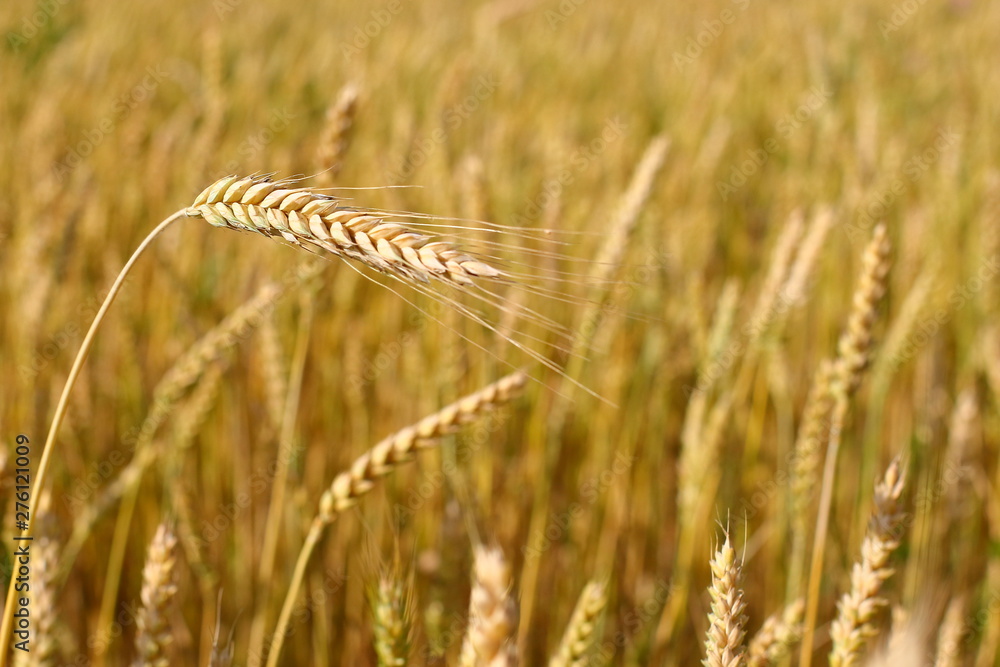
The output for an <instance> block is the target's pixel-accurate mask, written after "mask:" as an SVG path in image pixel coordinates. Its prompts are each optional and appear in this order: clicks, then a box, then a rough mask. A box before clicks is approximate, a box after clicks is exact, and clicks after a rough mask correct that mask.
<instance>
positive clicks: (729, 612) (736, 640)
mask: <svg viewBox="0 0 1000 667" xmlns="http://www.w3.org/2000/svg"><path fill="white" fill-rule="evenodd" d="M710 564H711V569H712V585H711V587H710V588H709V589H708V592H709V594H710V595H711V597H712V610H711V612H709V615H708V622H709V629H708V637H707V638H706V640H705V659H704V660H703V661H702V664H703V665H705V666H706V667H740V666H742V665H745V664H746V645H745V643H744V640H745V639H746V622H747V617H746V614H745V613H744V612H745V611H746V607H747V605H746V602H745V601H744V600H743V591H742V589H740V583H741V581H742V579H743V564H742V563H741V562H740V560H739V559H737V557H736V551H735V550H734V549H733V547H732V546H731V545H730V544H729V535H728V533H727V534H726V539H725V542H723V544H722V546H721V547H719V548H718V550H717V551H716V552H715V555H714V557H713V558H712V560H711V563H710Z"/></svg>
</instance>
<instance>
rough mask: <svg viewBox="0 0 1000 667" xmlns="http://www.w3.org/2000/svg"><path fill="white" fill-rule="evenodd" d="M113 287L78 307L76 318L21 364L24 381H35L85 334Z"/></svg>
mask: <svg viewBox="0 0 1000 667" xmlns="http://www.w3.org/2000/svg"><path fill="white" fill-rule="evenodd" d="M131 284H132V277H131V276H128V277H126V278H125V280H124V281H123V283H122V288H123V289H124V288H127V287H130V286H131ZM110 291H111V287H110V286H109V287H108V288H106V289H104V290H103V291H101V292H99V293H98V294H95V295H94V296H92V297H90V298H89V299H87V300H86V301H84V302H83V303H81V304H79V305H78V306H77V307H76V317H75V318H74V319H73V320H72V321H70V322H69V323H67V324H64V325H63V326H62V327H60V329H59V330H58V331H56V332H55V333H54V334H52V335H51V336H49V337H48V339H46V341H45V342H44V343H42V344H41V346H39V347H38V349H36V350H35V352H34V354H32V355H31V358H30V359H28V360H26V361H24V362H23V363H21V364H20V365H19V366H18V368H17V373H18V375H19V376H20V377H21V379H22V380H33V379H34V378H36V377H38V375H39V374H40V373H41V372H42V371H43V370H45V369H46V368H47V367H48V365H49V364H50V363H51V362H52V361H53V360H54V359H55V358H56V357H58V356H59V354H60V353H61V352H62V351H63V350H65V349H66V348H67V347H68V346H70V345H71V344H73V342H75V341H76V339H77V338H79V337H80V335H81V334H82V333H83V331H84V329H83V327H84V326H86V323H88V322H92V321H93V320H94V317H96V316H97V311H98V310H100V308H101V304H102V303H103V302H104V299H105V298H107V296H108V292H110Z"/></svg>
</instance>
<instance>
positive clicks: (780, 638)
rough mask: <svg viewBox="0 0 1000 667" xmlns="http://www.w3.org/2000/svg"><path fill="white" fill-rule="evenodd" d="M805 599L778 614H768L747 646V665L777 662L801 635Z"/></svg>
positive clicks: (761, 666)
mask: <svg viewBox="0 0 1000 667" xmlns="http://www.w3.org/2000/svg"><path fill="white" fill-rule="evenodd" d="M804 613H805V600H803V599H801V598H800V599H798V600H796V601H795V602H793V603H792V604H790V605H788V606H787V607H785V608H784V609H783V610H782V612H781V613H780V614H774V615H772V616H769V617H768V618H767V620H766V621H764V625H762V626H761V627H760V630H758V631H757V634H756V635H754V637H753V639H751V640H750V644H749V646H748V647H747V667H766V665H774V664H778V663H779V662H780V661H781V660H783V659H784V658H785V656H787V655H788V654H789V652H790V651H791V649H792V646H794V645H795V644H796V642H798V641H799V639H800V638H801V637H802V616H803V614H804Z"/></svg>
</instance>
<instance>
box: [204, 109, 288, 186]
mask: <svg viewBox="0 0 1000 667" xmlns="http://www.w3.org/2000/svg"><path fill="white" fill-rule="evenodd" d="M297 117H298V114H296V113H295V112H294V111H292V110H291V109H287V108H285V109H280V110H277V111H272V112H271V115H270V117H269V118H268V120H267V125H265V126H264V127H261V128H259V129H258V130H257V131H256V132H253V133H252V134H250V135H248V136H247V137H246V139H244V140H243V141H242V142H240V145H239V146H238V147H237V148H236V154H237V155H238V156H239V157H237V158H234V159H232V160H230V161H229V162H227V163H226V166H225V167H224V171H223V173H220V174H219V175H218V178H221V177H222V176H225V175H226V174H235V173H237V172H238V171H239V169H240V166H241V165H245V164H247V163H249V162H250V161H252V160H253V159H254V158H256V157H257V156H258V155H260V153H261V152H262V151H263V150H264V149H265V148H267V146H268V145H269V144H270V143H271V142H272V141H274V138H275V137H276V136H277V135H278V134H279V133H281V132H283V131H284V130H286V129H287V128H288V126H289V125H291V124H292V121H293V120H294V119H295V118H297Z"/></svg>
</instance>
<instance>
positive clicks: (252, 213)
mask: <svg viewBox="0 0 1000 667" xmlns="http://www.w3.org/2000/svg"><path fill="white" fill-rule="evenodd" d="M187 214H188V215H189V216H191V217H202V218H204V219H205V220H206V221H208V223H209V224H211V225H214V226H216V227H227V228H229V229H235V230H240V231H250V232H258V233H261V234H264V235H265V236H272V237H281V238H283V239H284V240H286V241H288V242H289V243H291V244H293V245H296V246H299V247H303V248H320V249H323V250H326V251H328V252H331V253H333V254H334V255H337V256H340V257H343V258H346V259H353V260H356V261H358V262H361V263H362V264H365V265H367V266H369V267H371V268H372V269H375V270H377V271H380V272H382V273H386V274H390V275H393V276H395V277H397V278H401V279H402V280H403V281H404V282H408V283H411V284H417V285H420V284H423V283H428V282H430V281H431V280H439V281H443V282H446V283H448V284H450V285H453V286H460V287H467V286H471V285H473V284H474V283H475V281H476V280H497V279H500V278H503V276H504V274H503V272H501V271H500V270H499V269H497V268H494V267H493V266H491V265H490V264H488V263H487V262H486V260H485V259H482V258H478V257H475V256H473V255H471V254H469V252H467V251H465V250H463V249H461V248H459V247H458V246H456V245H454V244H452V243H449V242H447V241H441V240H438V239H437V238H436V237H434V236H431V235H429V234H426V233H424V232H422V231H416V230H415V229H412V228H409V227H406V226H403V225H400V224H397V223H393V222H386V221H385V219H384V216H383V215H382V214H380V213H378V212H376V211H372V210H369V209H363V208H357V207H354V206H346V205H344V203H343V202H342V200H340V199H337V198H336V197H333V196H330V195H326V194H322V193H320V192H317V191H315V190H312V189H310V188H298V187H294V184H293V183H292V182H291V181H271V180H268V179H267V178H263V177H249V178H239V177H237V176H226V177H225V178H222V179H220V180H218V181H216V182H215V183H213V184H212V185H210V186H209V187H208V188H206V189H205V191H204V192H202V193H201V194H200V195H199V196H198V197H197V199H195V202H194V205H193V206H191V207H190V208H188V209H187Z"/></svg>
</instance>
